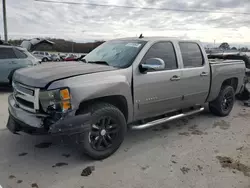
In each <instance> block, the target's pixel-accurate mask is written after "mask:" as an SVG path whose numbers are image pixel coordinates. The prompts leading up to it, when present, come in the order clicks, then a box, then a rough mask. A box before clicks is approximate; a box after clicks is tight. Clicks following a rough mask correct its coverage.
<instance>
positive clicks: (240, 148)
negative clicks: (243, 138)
mask: <svg viewBox="0 0 250 188" xmlns="http://www.w3.org/2000/svg"><path fill="white" fill-rule="evenodd" d="M243 148H244V146H241V147H239V148H236V150H237V151H241V150H242V149H243Z"/></svg>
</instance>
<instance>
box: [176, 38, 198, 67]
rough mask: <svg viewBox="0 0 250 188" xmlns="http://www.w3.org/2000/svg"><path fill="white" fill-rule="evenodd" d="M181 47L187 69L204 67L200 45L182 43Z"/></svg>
mask: <svg viewBox="0 0 250 188" xmlns="http://www.w3.org/2000/svg"><path fill="white" fill-rule="evenodd" d="M179 45H180V49H181V54H182V59H183V64H184V67H185V68H190V67H201V66H202V65H203V56H202V53H201V50H200V47H199V46H198V44H196V43H191V42H181V43H180V44H179Z"/></svg>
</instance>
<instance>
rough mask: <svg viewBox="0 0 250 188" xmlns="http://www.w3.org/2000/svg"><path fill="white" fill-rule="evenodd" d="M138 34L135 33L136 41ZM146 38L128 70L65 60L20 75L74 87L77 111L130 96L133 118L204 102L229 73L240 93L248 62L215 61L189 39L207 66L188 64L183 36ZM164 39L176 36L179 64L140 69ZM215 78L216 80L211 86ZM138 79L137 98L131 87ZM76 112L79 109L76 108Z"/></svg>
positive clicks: (29, 81) (24, 78) (38, 83)
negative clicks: (103, 99) (185, 64)
mask: <svg viewBox="0 0 250 188" xmlns="http://www.w3.org/2000/svg"><path fill="white" fill-rule="evenodd" d="M134 39H135V38H131V40H134ZM122 40H123V39H122ZM125 40H130V39H128V38H126V39H125ZM142 40H146V41H148V42H147V44H146V45H145V46H144V48H143V49H142V50H141V51H140V53H139V54H138V55H137V57H136V59H135V60H134V62H133V64H132V66H130V67H128V68H126V69H115V68H113V67H108V66H103V65H92V64H79V63H72V62H67V63H61V62H60V63H53V64H49V65H44V66H41V67H39V68H37V69H35V68H30V69H25V70H20V71H18V72H17V73H16V74H15V78H16V79H17V80H18V81H20V82H22V83H23V84H27V85H31V86H33V87H44V86H45V85H47V84H48V83H49V82H52V83H51V84H50V85H49V87H48V89H56V88H61V87H69V88H70V91H71V97H72V108H73V112H74V111H75V110H77V109H78V108H79V105H80V103H81V102H83V101H88V100H90V99H95V98H100V97H105V96H113V95H121V96H124V97H125V99H126V100H127V104H128V113H129V115H128V123H131V122H133V121H135V120H139V119H143V118H148V117H152V116H156V115H161V114H164V113H166V112H170V111H173V110H177V109H181V108H184V107H189V106H193V105H196V104H197V105H203V104H204V103H206V102H209V101H211V100H213V99H215V98H216V97H217V96H218V93H219V91H220V88H221V85H222V83H223V81H224V80H226V79H228V78H237V79H238V80H239V84H238V87H237V91H236V93H237V92H239V90H240V88H241V86H242V84H243V77H244V74H245V65H244V63H243V61H235V60H230V61H220V60H218V61H215V62H216V63H211V65H210V63H209V61H208V59H207V57H206V53H205V50H204V49H203V47H202V45H201V43H200V42H198V41H189V42H196V43H197V44H198V45H199V46H200V48H201V49H202V53H203V56H204V66H202V67H198V68H188V69H187V68H184V67H183V62H182V56H181V53H180V48H179V45H178V43H179V42H180V40H176V39H170V38H143V39H142ZM158 41H171V42H172V43H173V44H174V47H175V50H176V55H177V61H178V67H179V68H178V69H176V70H164V71H158V72H150V73H146V74H142V73H140V72H139V68H138V67H139V64H140V63H143V62H141V60H142V58H143V56H144V55H145V54H146V52H147V51H148V49H149V48H150V47H151V46H152V45H153V44H154V43H156V42H158ZM210 67H211V71H210ZM203 72H204V73H206V74H205V76H201V73H203ZM90 73H91V74H90ZM174 75H178V76H179V77H180V80H178V81H171V80H170V79H171V77H172V76H174ZM65 77H66V78H65ZM67 77H68V78H67ZM210 79H211V80H212V83H211V88H210ZM132 81H133V87H134V88H133V91H134V93H133V95H134V103H133V100H132V90H131V87H132ZM209 88H210V93H209ZM207 98H208V100H207V101H206V99H207ZM71 115H73V114H72V113H71Z"/></svg>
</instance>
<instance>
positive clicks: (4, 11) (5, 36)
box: [3, 0, 8, 42]
mask: <svg viewBox="0 0 250 188" xmlns="http://www.w3.org/2000/svg"><path fill="white" fill-rule="evenodd" d="M3 26H4V40H5V42H8V34H7V19H6V2H5V0H3Z"/></svg>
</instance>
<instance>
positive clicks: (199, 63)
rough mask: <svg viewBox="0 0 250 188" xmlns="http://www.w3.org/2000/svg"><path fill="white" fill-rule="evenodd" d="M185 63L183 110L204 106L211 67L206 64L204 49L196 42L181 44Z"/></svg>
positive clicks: (183, 73)
mask: <svg viewBox="0 0 250 188" xmlns="http://www.w3.org/2000/svg"><path fill="white" fill-rule="evenodd" d="M179 47H180V52H181V56H182V61H183V69H182V70H183V71H182V81H181V82H182V88H181V89H182V90H183V91H184V96H183V100H182V108H183V107H189V106H193V105H195V104H203V103H204V102H205V100H206V98H207V95H208V91H209V86H210V67H209V63H206V61H205V57H204V56H203V54H204V53H205V52H203V53H202V48H201V47H200V46H199V44H198V43H195V42H179Z"/></svg>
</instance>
